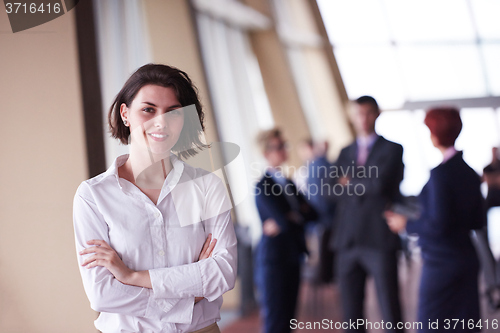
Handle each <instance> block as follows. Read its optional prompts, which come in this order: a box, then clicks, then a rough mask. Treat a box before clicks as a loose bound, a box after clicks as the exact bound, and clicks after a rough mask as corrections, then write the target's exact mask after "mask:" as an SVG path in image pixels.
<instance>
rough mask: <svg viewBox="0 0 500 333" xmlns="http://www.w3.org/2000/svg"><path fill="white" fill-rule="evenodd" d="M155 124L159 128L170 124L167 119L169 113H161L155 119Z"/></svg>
mask: <svg viewBox="0 0 500 333" xmlns="http://www.w3.org/2000/svg"><path fill="white" fill-rule="evenodd" d="M153 121H154V125H155V126H156V127H158V128H164V127H167V126H168V121H167V114H166V113H163V114H160V115H158V116H156V117H154V119H153Z"/></svg>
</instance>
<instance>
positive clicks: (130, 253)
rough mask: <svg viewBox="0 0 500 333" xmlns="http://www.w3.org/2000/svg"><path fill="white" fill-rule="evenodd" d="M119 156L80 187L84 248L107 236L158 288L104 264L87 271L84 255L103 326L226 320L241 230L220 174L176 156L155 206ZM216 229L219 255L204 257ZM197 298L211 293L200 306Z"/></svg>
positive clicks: (79, 229) (178, 327) (77, 220)
mask: <svg viewBox="0 0 500 333" xmlns="http://www.w3.org/2000/svg"><path fill="white" fill-rule="evenodd" d="M127 159H128V155H122V156H119V157H118V158H117V159H116V160H115V162H114V163H113V165H112V166H111V167H110V168H109V169H108V170H107V171H106V172H104V173H102V174H100V175H98V176H96V177H94V178H91V179H89V180H86V181H84V182H82V183H81V184H80V186H79V187H78V190H77V191H76V195H75V198H74V203H73V223H74V228H75V238H76V251H77V253H78V252H80V251H81V250H83V249H84V248H86V247H89V245H88V244H86V242H87V241H88V240H92V239H102V240H105V241H106V242H108V244H109V245H110V246H111V247H112V248H113V249H114V250H115V251H116V252H117V253H118V255H119V256H120V257H121V258H122V260H123V262H124V263H125V265H127V266H128V267H129V268H131V269H133V270H149V274H150V278H151V284H152V287H153V288H152V289H148V288H142V287H136V286H129V285H125V284H123V283H121V282H119V281H118V280H116V279H115V278H114V276H113V275H112V274H111V273H110V272H109V271H108V269H107V268H105V267H102V266H97V267H93V268H90V269H87V268H85V267H82V266H81V264H82V263H83V261H84V260H85V258H86V256H90V255H92V254H88V255H85V256H81V255H78V254H77V256H78V263H79V264H80V273H81V276H82V280H83V286H84V288H85V292H86V294H87V297H88V298H89V300H90V306H91V307H92V309H94V310H95V311H98V312H101V314H100V315H99V318H98V319H97V320H96V321H95V326H96V328H97V329H98V330H100V331H102V332H104V333H108V332H141V333H144V332H191V331H195V330H198V329H201V328H203V327H206V326H208V325H210V324H212V323H214V322H216V321H218V320H219V319H220V306H221V304H222V294H223V293H225V292H226V291H228V290H230V289H232V288H233V287H234V283H235V279H236V235H235V232H234V227H233V223H232V221H231V211H230V210H231V203H230V201H229V198H228V197H227V195H226V190H225V187H224V184H223V182H222V181H221V179H220V178H218V177H217V176H216V175H214V174H212V173H209V172H207V171H205V170H203V169H199V168H194V167H191V166H190V165H188V164H186V163H184V162H182V161H180V160H179V159H178V158H177V157H176V156H175V155H173V154H172V155H171V162H172V165H173V169H172V171H170V173H169V174H168V175H167V178H166V179H165V182H164V184H163V187H162V189H161V193H160V196H159V198H158V202H157V204H156V205H155V204H154V203H153V202H152V201H151V200H150V199H149V198H148V197H147V196H146V195H145V194H144V193H143V192H142V191H141V190H139V188H137V187H136V186H135V185H133V184H132V183H130V182H129V181H127V180H125V179H123V178H119V177H118V167H119V166H121V165H123V164H124V163H125V161H126V160H127ZM209 233H212V235H213V238H216V239H217V244H216V246H215V249H214V251H213V255H212V257H210V258H208V259H204V260H201V261H198V262H196V260H197V259H198V256H199V254H200V251H201V249H202V247H203V243H204V242H205V240H206V238H207V236H208V234H209ZM196 296H202V297H205V299H203V300H202V301H200V302H198V303H196V304H195V303H194V298H195V297H196Z"/></svg>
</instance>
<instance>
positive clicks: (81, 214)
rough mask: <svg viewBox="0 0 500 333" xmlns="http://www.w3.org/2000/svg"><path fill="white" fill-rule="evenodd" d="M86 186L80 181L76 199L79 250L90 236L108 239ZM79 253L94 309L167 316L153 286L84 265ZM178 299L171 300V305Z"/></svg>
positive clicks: (99, 267) (103, 268) (103, 223)
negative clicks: (130, 282) (134, 283)
mask: <svg viewBox="0 0 500 333" xmlns="http://www.w3.org/2000/svg"><path fill="white" fill-rule="evenodd" d="M87 186H88V185H86V184H85V183H82V185H80V187H79V188H78V191H77V193H76V195H75V197H74V201H73V224H74V230H75V242H76V250H77V253H78V252H80V251H81V250H83V249H84V248H86V247H89V245H87V243H86V242H87V241H88V240H92V239H101V240H104V241H106V242H108V243H109V235H108V226H107V224H106V222H105V221H104V218H103V216H102V215H101V214H100V212H99V210H98V208H97V205H96V204H95V203H94V202H93V201H92V199H91V198H90V197H88V196H86V195H85V193H84V192H87ZM84 196H85V197H84ZM91 255H92V254H89V255H86V256H85V257H87V256H91ZM77 257H78V263H79V269H80V274H81V276H82V280H83V286H84V289H85V292H86V294H87V297H88V299H89V301H90V304H91V307H92V309H94V310H95V311H98V312H113V313H122V314H127V315H132V316H138V317H146V318H152V319H164V317H165V314H164V313H163V311H162V310H161V309H160V307H159V306H158V304H157V303H156V302H155V299H154V298H153V295H152V294H153V293H152V291H151V290H150V289H147V288H140V287H135V286H129V285H125V284H123V283H121V282H120V281H118V280H116V279H115V277H114V276H113V275H112V274H111V273H110V272H109V271H108V269H107V268H105V267H102V266H97V267H93V268H91V269H87V268H85V267H82V266H81V264H82V263H83V261H84V260H85V258H84V256H80V255H78V254H77ZM177 301H178V300H172V301H171V304H170V305H171V307H173V306H174V305H175V303H177Z"/></svg>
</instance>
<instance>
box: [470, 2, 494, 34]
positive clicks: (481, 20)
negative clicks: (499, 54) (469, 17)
mask: <svg viewBox="0 0 500 333" xmlns="http://www.w3.org/2000/svg"><path fill="white" fill-rule="evenodd" d="M470 2H471V6H472V11H473V13H474V18H475V24H476V27H477V30H478V33H479V36H480V37H481V38H486V39H499V38H500V27H499V23H498V16H499V14H500V1H498V0H470Z"/></svg>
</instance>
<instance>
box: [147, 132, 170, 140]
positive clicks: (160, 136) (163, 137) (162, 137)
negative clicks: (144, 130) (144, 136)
mask: <svg viewBox="0 0 500 333" xmlns="http://www.w3.org/2000/svg"><path fill="white" fill-rule="evenodd" d="M148 136H149V137H150V138H151V139H152V140H153V141H165V140H166V139H167V138H168V135H167V134H165V133H148Z"/></svg>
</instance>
